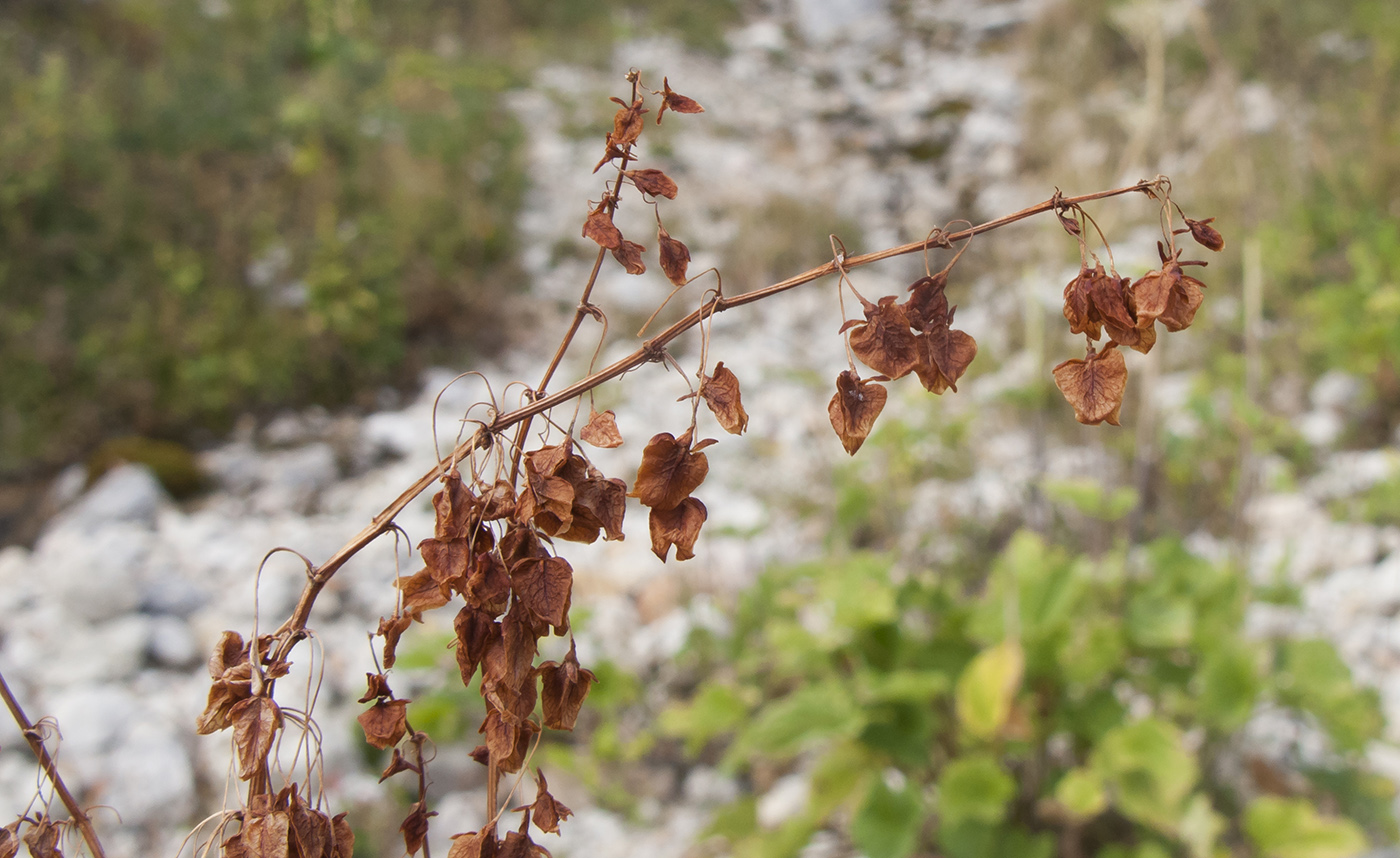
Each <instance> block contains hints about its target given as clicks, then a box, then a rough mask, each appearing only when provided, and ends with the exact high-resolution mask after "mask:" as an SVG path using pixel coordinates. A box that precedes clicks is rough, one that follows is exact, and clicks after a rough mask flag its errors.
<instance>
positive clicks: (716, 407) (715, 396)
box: [700, 361, 749, 435]
mask: <svg viewBox="0 0 1400 858" xmlns="http://www.w3.org/2000/svg"><path fill="white" fill-rule="evenodd" d="M700 395H701V396H703V397H704V398H705V404H706V405H708V406H710V411H711V412H713V413H714V415H715V419H716V420H718V421H719V425H721V426H723V427H724V431H726V432H728V433H729V434H731V435H742V434H744V430H745V429H747V428H748V426H749V415H748V412H746V411H744V403H743V402H742V401H741V399H740V397H739V379H738V378H737V377H736V376H735V375H734V372H733V371H732V370H730V369H729V367H727V366H725V365H724V361H720V362H719V363H717V364H715V374H714V375H713V376H706V377H705V378H704V379H702V380H701V382H700Z"/></svg>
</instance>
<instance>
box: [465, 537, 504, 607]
mask: <svg viewBox="0 0 1400 858" xmlns="http://www.w3.org/2000/svg"><path fill="white" fill-rule="evenodd" d="M463 595H464V596H466V598H467V604H469V605H471V606H473V607H476V608H481V609H482V610H485V611H490V612H492V613H495V614H499V613H501V612H502V611H504V610H505V609H506V605H507V604H508V603H509V602H510V572H509V571H508V570H507V569H506V564H505V561H503V560H502V559H501V558H500V556H499V555H498V554H496V552H494V551H492V552H483V553H481V554H478V555H476V562H475V563H474V564H472V573H471V575H470V576H468V578H467V589H466V591H465V593H463Z"/></svg>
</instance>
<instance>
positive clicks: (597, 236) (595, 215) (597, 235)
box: [583, 201, 622, 250]
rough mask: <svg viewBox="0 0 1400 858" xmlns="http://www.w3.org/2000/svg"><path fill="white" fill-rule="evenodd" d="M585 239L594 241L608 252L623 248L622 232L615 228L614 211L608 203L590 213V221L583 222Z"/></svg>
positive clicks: (600, 205)
mask: <svg viewBox="0 0 1400 858" xmlns="http://www.w3.org/2000/svg"><path fill="white" fill-rule="evenodd" d="M583 237H584V238H591V239H593V240H594V241H596V242H598V246H600V247H605V248H607V249H608V250H613V249H616V248H617V247H619V246H621V244H622V231H621V230H619V229H618V228H617V227H615V226H613V220H612V211H611V210H610V209H609V208H608V204H607V202H606V201H604V202H602V203H599V204H598V207H597V208H596V209H594V210H593V211H591V212H589V213H588V219H587V220H585V221H584V222H583Z"/></svg>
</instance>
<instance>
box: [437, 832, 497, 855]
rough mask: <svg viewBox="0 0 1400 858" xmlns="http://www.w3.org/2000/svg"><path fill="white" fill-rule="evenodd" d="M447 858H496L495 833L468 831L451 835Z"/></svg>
mask: <svg viewBox="0 0 1400 858" xmlns="http://www.w3.org/2000/svg"><path fill="white" fill-rule="evenodd" d="M447 858H496V832H495V831H490V830H488V831H468V832H467V833H466V834H454V835H452V848H451V849H450V850H448V852H447Z"/></svg>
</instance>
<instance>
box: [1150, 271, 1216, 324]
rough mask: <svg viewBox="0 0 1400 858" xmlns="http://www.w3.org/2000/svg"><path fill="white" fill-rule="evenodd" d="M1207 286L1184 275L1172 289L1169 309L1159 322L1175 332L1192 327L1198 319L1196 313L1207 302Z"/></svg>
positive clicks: (1164, 311)
mask: <svg viewBox="0 0 1400 858" xmlns="http://www.w3.org/2000/svg"><path fill="white" fill-rule="evenodd" d="M1205 285H1206V284H1204V283H1202V282H1201V281H1199V280H1197V279H1196V278H1195V277H1190V276H1188V275H1185V274H1183V275H1182V276H1181V277H1180V278H1179V279H1178V280H1177V281H1176V285H1175V286H1174V287H1172V294H1171V297H1170V298H1168V299H1167V308H1166V309H1165V310H1163V311H1162V315H1161V316H1159V317H1158V318H1157V321H1159V322H1161V323H1162V325H1163V326H1164V327H1165V328H1166V329H1167V330H1168V331H1173V332H1175V331H1181V330H1185V329H1186V328H1189V327H1191V322H1193V321H1194V320H1195V318H1196V311H1197V310H1198V309H1200V307H1201V302H1202V301H1204V300H1205V292H1204V291H1203V290H1204V289H1205Z"/></svg>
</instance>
